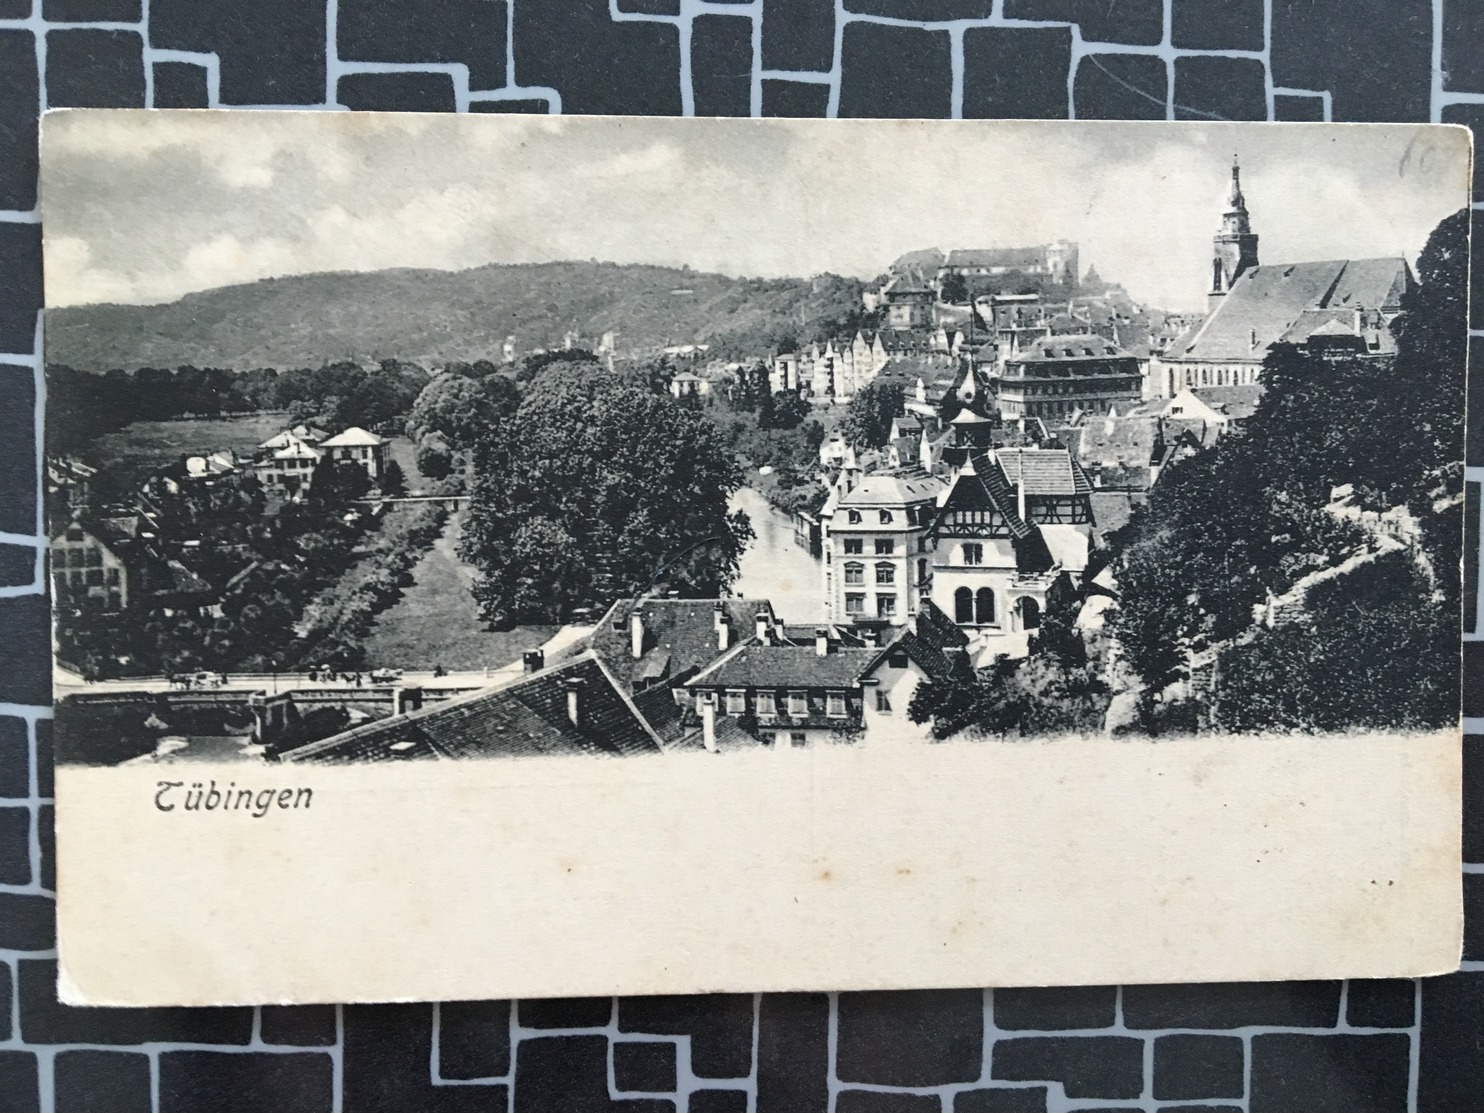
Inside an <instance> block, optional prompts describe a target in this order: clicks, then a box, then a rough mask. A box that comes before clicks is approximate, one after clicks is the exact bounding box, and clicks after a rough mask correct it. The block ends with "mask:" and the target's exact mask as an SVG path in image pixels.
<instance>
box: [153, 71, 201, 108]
mask: <svg viewBox="0 0 1484 1113" xmlns="http://www.w3.org/2000/svg"><path fill="white" fill-rule="evenodd" d="M154 98H155V103H154V107H155V108H207V107H209V106H210V104H211V91H210V87H209V86H208V85H207V83H206V67H205V66H198V65H196V63H194V62H156V63H155V86H154Z"/></svg>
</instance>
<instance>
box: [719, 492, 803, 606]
mask: <svg viewBox="0 0 1484 1113" xmlns="http://www.w3.org/2000/svg"><path fill="white" fill-rule="evenodd" d="M730 507H731V509H733V510H745V511H746V512H747V516H748V517H749V518H750V519H752V529H753V532H754V533H755V534H757V536H756V537H754V538H753V540H752V543H751V544H750V545H748V546H747V551H746V552H744V553H743V554H742V561H741V568H740V571H739V574H738V576H737V582H736V584H734V585H733V587H732V590H733V591H734V592H735V593H736V594H738V595H742V596H745V597H746V598H748V599H769V600H771V601H772V603H773V610H774V612H775V613H776V614H777V615H778V617H779V618H781V619H783V620H784V621H785V622H789V623H798V624H807V623H811V622H822V621H823V620H824V601H823V599H822V598H821V592H822V590H823V587H822V584H821V582H820V581H821V575H822V574H821V569H820V566H819V561H817V560H815V559H814V558H813V557H812V556H810V555H809V550H807V549H805V548H803V547H802V546H800V545H796V544H794V526H793V522H792V521H791V520H789V518H788V517H787V516H786V515H784V514H782V513H780V512H779V511H777V510H775V509H774V508H773V507H772V506H770V505H768V500H767V499H765V498H763V496H762V495H760V494H758V493H757V492H756V491H754V490H753V489H752V488H751V487H743V488H742V489H741V490H740V491H738V492H737V493H736V494H735V495H733V496H732V499H731V502H730Z"/></svg>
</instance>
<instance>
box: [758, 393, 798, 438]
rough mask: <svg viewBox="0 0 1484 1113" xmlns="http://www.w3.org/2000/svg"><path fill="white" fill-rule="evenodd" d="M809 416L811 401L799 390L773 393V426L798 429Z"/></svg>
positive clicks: (775, 427)
mask: <svg viewBox="0 0 1484 1113" xmlns="http://www.w3.org/2000/svg"><path fill="white" fill-rule="evenodd" d="M808 416H809V402H808V401H807V400H806V399H805V398H803V397H802V396H801V395H800V394H799V393H798V392H797V391H794V390H779V391H775V392H774V393H773V404H772V424H771V428H774V429H797V428H798V427H799V425H801V424H802V423H803V421H804V419H805V418H806V417H808ZM764 428H769V426H764Z"/></svg>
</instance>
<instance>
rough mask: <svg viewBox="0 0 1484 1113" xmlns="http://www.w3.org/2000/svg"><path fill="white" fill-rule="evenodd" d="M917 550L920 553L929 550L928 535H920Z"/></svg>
mask: <svg viewBox="0 0 1484 1113" xmlns="http://www.w3.org/2000/svg"><path fill="white" fill-rule="evenodd" d="M917 551H918V552H919V553H925V552H927V551H928V539H927V538H926V537H919V538H918V539H917Z"/></svg>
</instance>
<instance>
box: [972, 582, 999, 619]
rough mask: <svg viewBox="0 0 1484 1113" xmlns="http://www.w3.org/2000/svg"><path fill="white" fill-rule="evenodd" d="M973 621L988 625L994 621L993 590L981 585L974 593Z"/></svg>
mask: <svg viewBox="0 0 1484 1113" xmlns="http://www.w3.org/2000/svg"><path fill="white" fill-rule="evenodd" d="M974 621H975V622H978V623H980V624H981V625H988V624H989V623H991V622H993V621H994V592H993V591H991V590H990V589H989V588H987V587H981V588H980V589H979V590H978V592H977V593H976V594H975V595H974Z"/></svg>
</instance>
